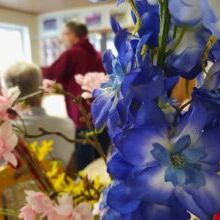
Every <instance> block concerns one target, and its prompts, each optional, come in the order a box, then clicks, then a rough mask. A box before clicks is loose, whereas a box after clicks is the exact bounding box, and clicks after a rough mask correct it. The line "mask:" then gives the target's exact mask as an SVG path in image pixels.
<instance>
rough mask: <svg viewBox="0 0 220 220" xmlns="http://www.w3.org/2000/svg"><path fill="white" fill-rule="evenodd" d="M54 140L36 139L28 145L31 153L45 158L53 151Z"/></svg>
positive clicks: (41, 158) (39, 157) (38, 157)
mask: <svg viewBox="0 0 220 220" xmlns="http://www.w3.org/2000/svg"><path fill="white" fill-rule="evenodd" d="M53 144H54V141H53V140H43V141H42V142H41V143H38V142H37V141H34V142H32V143H30V144H29V145H28V147H29V149H30V151H31V153H32V154H33V155H34V156H35V157H36V158H37V159H38V160H39V161H42V160H45V159H46V157H47V156H48V155H49V153H51V152H52V151H53Z"/></svg>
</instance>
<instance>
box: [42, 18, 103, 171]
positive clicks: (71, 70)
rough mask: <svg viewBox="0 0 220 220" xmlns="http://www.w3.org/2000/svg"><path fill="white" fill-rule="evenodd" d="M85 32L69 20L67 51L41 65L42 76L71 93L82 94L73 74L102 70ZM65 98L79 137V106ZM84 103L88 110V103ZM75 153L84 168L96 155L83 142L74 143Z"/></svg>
mask: <svg viewBox="0 0 220 220" xmlns="http://www.w3.org/2000/svg"><path fill="white" fill-rule="evenodd" d="M87 35H88V30H87V27H86V26H85V25H83V24H78V23H76V22H72V21H71V22H68V23H67V24H66V25H65V29H64V33H63V40H64V43H65V44H66V46H67V50H66V51H64V52H63V53H62V54H61V56H60V57H59V58H58V59H57V60H56V61H55V62H54V63H53V64H52V65H51V66H50V67H47V68H43V75H44V77H45V78H47V79H51V80H55V81H56V82H58V83H60V84H62V86H63V88H64V89H65V91H67V92H69V93H72V94H73V95H74V96H80V95H81V94H82V90H81V88H80V86H79V85H78V84H77V83H76V81H75V79H74V76H75V75H76V74H86V73H88V72H103V71H104V68H103V65H102V59H101V56H100V54H99V53H98V52H97V51H96V50H95V48H94V47H93V45H92V44H91V43H90V42H89V40H88V38H87ZM65 101H66V107H67V112H68V115H69V117H70V118H71V119H72V120H73V122H74V124H75V126H76V138H79V135H80V133H81V131H85V130H86V126H85V124H84V123H82V122H81V121H80V118H81V114H80V110H79V106H78V105H76V104H74V103H73V102H72V99H71V98H70V97H66V100H65ZM85 106H86V109H87V110H88V111H89V106H88V105H85ZM75 154H76V155H75V160H76V165H77V170H81V169H83V168H84V167H85V166H86V165H88V164H89V163H90V162H91V161H92V160H94V159H95V158H96V156H94V150H93V149H92V147H91V146H86V145H83V146H82V145H76V150H75Z"/></svg>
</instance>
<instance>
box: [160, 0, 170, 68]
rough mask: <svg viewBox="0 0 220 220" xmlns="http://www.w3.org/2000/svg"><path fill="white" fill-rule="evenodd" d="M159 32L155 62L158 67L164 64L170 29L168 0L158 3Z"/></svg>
mask: <svg viewBox="0 0 220 220" xmlns="http://www.w3.org/2000/svg"><path fill="white" fill-rule="evenodd" d="M160 14H161V17H160V34H159V51H158V59H157V63H158V65H159V66H160V67H163V66H164V63H165V60H166V44H167V37H168V34H169V29H170V20H171V16H170V13H169V9H168V0H164V1H163V3H162V2H161V3H160Z"/></svg>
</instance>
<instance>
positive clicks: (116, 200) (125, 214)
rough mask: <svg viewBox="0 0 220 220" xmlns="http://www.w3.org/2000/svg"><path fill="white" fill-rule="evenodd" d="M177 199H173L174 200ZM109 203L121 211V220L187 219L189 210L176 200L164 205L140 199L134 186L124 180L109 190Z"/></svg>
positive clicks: (114, 208)
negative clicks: (130, 186)
mask: <svg viewBox="0 0 220 220" xmlns="http://www.w3.org/2000/svg"><path fill="white" fill-rule="evenodd" d="M174 200H175V199H173V201H174ZM107 204H108V205H109V207H111V208H112V209H113V210H117V212H118V213H120V219H121V220H146V219H150V220H153V219H155V220H159V219H163V220H176V219H178V220H187V219H190V215H189V213H188V212H187V210H186V209H185V208H184V207H183V206H181V205H180V203H179V202H178V200H175V205H173V206H172V205H163V204H159V203H154V202H148V201H147V200H142V201H141V200H139V199H138V198H137V197H135V196H134V193H133V192H132V188H129V187H128V186H126V185H125V184H124V183H123V182H119V183H117V184H116V185H115V186H113V187H111V188H110V190H109V192H108V197H107Z"/></svg>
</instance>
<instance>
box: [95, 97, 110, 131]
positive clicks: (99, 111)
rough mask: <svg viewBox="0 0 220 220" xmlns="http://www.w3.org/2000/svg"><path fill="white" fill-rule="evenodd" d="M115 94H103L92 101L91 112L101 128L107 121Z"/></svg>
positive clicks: (96, 123) (97, 125)
mask: <svg viewBox="0 0 220 220" xmlns="http://www.w3.org/2000/svg"><path fill="white" fill-rule="evenodd" d="M113 98H114V94H105V93H104V94H102V95H100V96H98V97H97V98H96V99H95V100H94V101H93V103H92V107H91V113H92V117H93V121H94V124H95V127H96V128H97V129H101V128H102V127H103V125H104V124H105V123H106V121H107V118H108V114H109V110H110V109H111V106H112V103H113V100H112V99H113Z"/></svg>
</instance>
